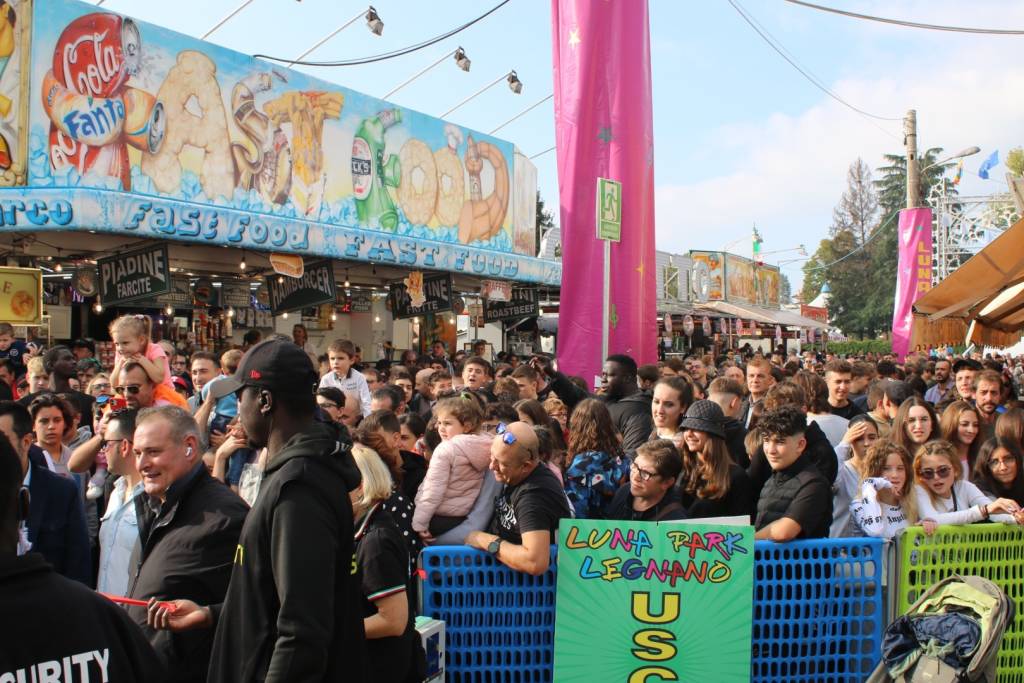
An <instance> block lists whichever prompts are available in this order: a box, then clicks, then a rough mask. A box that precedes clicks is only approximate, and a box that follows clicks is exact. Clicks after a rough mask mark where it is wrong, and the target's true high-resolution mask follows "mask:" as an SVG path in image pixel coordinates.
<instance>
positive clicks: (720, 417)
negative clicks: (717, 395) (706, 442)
mask: <svg viewBox="0 0 1024 683" xmlns="http://www.w3.org/2000/svg"><path fill="white" fill-rule="evenodd" d="M679 428H680V429H692V430H694V431H698V432H707V433H708V434H713V435H714V436H717V437H718V438H719V439H724V438H725V413H723V412H722V409H721V408H720V407H719V405H718V404H717V403H715V402H714V401H708V400H700V401H694V403H693V405H691V406H690V408H689V410H687V411H686V417H684V418H683V421H682V423H681V424H680V425H679Z"/></svg>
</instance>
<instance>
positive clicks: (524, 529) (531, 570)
mask: <svg viewBox="0 0 1024 683" xmlns="http://www.w3.org/2000/svg"><path fill="white" fill-rule="evenodd" d="M497 432H498V433H497V436H495V437H494V441H493V442H492V443H491V471H492V472H494V478H495V479H497V480H498V482H499V483H500V484H502V485H503V486H502V489H501V492H500V493H499V494H498V496H497V497H496V498H495V499H494V516H493V517H492V518H491V524H490V526H489V527H488V530H487V531H474V532H472V533H470V534H469V535H468V536H466V545H469V546H472V547H474V548H479V549H480V550H484V551H486V552H488V553H490V554H491V555H493V556H494V557H495V558H496V559H497V560H498V561H499V562H501V563H502V564H504V565H506V566H508V567H510V568H512V569H515V570H516V571H521V572H526V573H527V574H533V575H534V576H539V575H541V574H543V573H544V572H546V571H547V570H548V563H549V560H550V558H551V544H552V543H554V542H555V540H556V539H557V533H558V521H559V520H560V519H562V518H564V517H572V512H571V511H570V510H569V501H568V499H567V498H566V497H565V492H564V491H563V489H562V485H561V483H560V482H559V481H558V477H556V476H555V474H554V473H553V472H552V471H551V470H550V469H549V468H548V467H547V466H546V465H545V464H544V463H543V462H541V460H540V456H539V452H538V447H539V443H538V442H537V434H536V433H535V432H534V430H533V427H532V426H531V425H528V424H526V423H525V422H513V423H512V424H510V425H505V424H501V425H498V429H497Z"/></svg>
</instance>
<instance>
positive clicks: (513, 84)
mask: <svg viewBox="0 0 1024 683" xmlns="http://www.w3.org/2000/svg"><path fill="white" fill-rule="evenodd" d="M506 80H508V87H509V90H511V91H512V92H514V93H515V94H516V95H518V94H519V93H521V92H523V82H522V81H521V80H519V76H518V75H516V72H515V70H512V71H509V72H508V78H507V79H506Z"/></svg>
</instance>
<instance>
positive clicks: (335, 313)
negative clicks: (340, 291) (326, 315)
mask: <svg viewBox="0 0 1024 683" xmlns="http://www.w3.org/2000/svg"><path fill="white" fill-rule="evenodd" d="M337 319H338V312H337V311H331V322H334V321H335V320H337Z"/></svg>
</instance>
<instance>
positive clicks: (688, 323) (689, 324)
mask: <svg viewBox="0 0 1024 683" xmlns="http://www.w3.org/2000/svg"><path fill="white" fill-rule="evenodd" d="M683 334H685V335H686V336H687V337H692V336H693V316H692V315H689V314H687V315H684V316H683Z"/></svg>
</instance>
